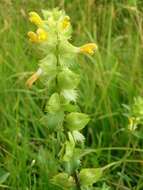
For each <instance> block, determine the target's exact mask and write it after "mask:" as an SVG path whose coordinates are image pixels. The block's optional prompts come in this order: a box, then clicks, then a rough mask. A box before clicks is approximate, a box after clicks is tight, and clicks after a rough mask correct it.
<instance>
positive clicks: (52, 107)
mask: <svg viewBox="0 0 143 190" xmlns="http://www.w3.org/2000/svg"><path fill="white" fill-rule="evenodd" d="M60 108H61V105H60V96H59V94H58V93H54V94H52V96H51V97H50V99H49V101H48V104H47V105H46V108H45V110H46V111H48V112H50V113H54V112H57V111H59V110H60Z"/></svg>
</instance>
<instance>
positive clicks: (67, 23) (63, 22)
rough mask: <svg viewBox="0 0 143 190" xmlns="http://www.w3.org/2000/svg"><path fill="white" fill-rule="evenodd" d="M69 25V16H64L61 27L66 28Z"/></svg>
mask: <svg viewBox="0 0 143 190" xmlns="http://www.w3.org/2000/svg"><path fill="white" fill-rule="evenodd" d="M69 25H70V18H69V17H68V16H66V17H65V18H64V20H63V21H62V29H64V30H65V29H66V28H67V27H68V26H69Z"/></svg>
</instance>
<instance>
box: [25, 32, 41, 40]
mask: <svg viewBox="0 0 143 190" xmlns="http://www.w3.org/2000/svg"><path fill="white" fill-rule="evenodd" d="M27 35H28V37H29V40H30V41H31V42H33V43H37V42H39V39H38V35H37V34H36V33H35V32H32V31H30V32H28V33H27Z"/></svg>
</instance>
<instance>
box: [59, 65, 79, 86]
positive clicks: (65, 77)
mask: <svg viewBox="0 0 143 190" xmlns="http://www.w3.org/2000/svg"><path fill="white" fill-rule="evenodd" d="M57 79H58V84H59V86H60V88H61V89H74V88H76V87H77V85H78V83H79V76H78V75H77V74H75V73H74V72H72V71H71V70H69V69H67V68H66V69H64V70H63V71H61V72H60V73H59V74H58V77H57Z"/></svg>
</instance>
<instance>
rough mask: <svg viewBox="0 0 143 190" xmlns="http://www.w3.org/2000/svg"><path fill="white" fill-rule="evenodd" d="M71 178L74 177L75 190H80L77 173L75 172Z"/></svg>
mask: <svg viewBox="0 0 143 190" xmlns="http://www.w3.org/2000/svg"><path fill="white" fill-rule="evenodd" d="M73 177H74V179H75V183H76V186H77V189H78V190H81V186H80V181H79V177H78V175H77V172H76V171H75V172H74V173H73Z"/></svg>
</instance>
